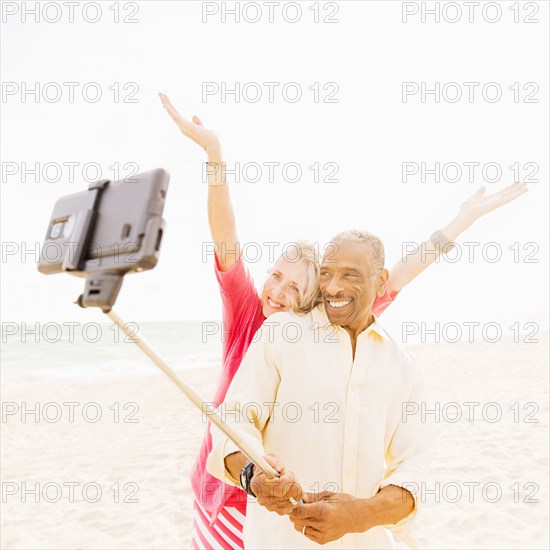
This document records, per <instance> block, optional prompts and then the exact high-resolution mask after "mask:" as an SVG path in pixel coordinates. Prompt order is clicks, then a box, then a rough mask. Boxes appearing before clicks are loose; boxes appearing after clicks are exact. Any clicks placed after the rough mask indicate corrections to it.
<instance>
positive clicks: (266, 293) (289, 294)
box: [262, 256, 307, 317]
mask: <svg viewBox="0 0 550 550" xmlns="http://www.w3.org/2000/svg"><path fill="white" fill-rule="evenodd" d="M306 271H307V262H305V261H303V260H299V261H297V262H296V261H295V262H289V261H288V260H287V259H286V258H284V256H281V257H280V258H279V259H278V260H277V261H276V262H275V264H274V265H273V267H272V268H271V273H270V274H269V275H268V277H267V280H266V281H265V283H264V287H263V289H262V312H263V314H264V317H269V316H270V315H272V314H273V313H277V312H278V311H288V310H289V309H290V306H291V305H293V304H296V305H297V304H299V303H300V295H299V289H300V285H303V284H304V283H303V280H304V275H305V274H306Z"/></svg>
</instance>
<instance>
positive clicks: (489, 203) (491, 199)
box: [460, 182, 527, 222]
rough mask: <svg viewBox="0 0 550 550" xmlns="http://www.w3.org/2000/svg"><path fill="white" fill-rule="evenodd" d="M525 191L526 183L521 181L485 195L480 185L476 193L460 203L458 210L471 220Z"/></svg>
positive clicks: (510, 200)
mask: <svg viewBox="0 0 550 550" xmlns="http://www.w3.org/2000/svg"><path fill="white" fill-rule="evenodd" d="M526 191H527V184H526V183H522V182H516V183H513V184H512V185H509V186H508V187H505V188H504V189H501V190H500V191H498V192H497V193H493V194H492V195H485V187H480V188H479V189H478V190H477V192H476V193H474V194H473V195H472V196H471V197H470V198H469V199H468V200H467V201H465V202H463V203H462V205H461V207H460V211H461V213H462V214H464V215H466V216H467V217H468V218H469V219H471V221H472V222H473V221H475V220H477V219H479V218H481V216H484V215H485V214H488V213H489V212H492V211H493V210H496V209H497V208H500V207H501V206H504V205H505V204H508V203H509V202H512V201H513V200H516V199H517V198H518V197H519V196H520V195H523V193H525V192H526Z"/></svg>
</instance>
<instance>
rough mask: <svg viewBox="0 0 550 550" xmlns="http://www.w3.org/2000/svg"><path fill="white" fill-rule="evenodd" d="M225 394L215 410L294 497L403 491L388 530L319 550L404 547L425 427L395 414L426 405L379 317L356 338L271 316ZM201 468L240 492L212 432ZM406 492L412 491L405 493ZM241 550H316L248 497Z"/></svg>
mask: <svg viewBox="0 0 550 550" xmlns="http://www.w3.org/2000/svg"><path fill="white" fill-rule="evenodd" d="M260 330H261V336H260V337H259V338H257V337H256V338H255V341H254V342H253V343H252V344H251V346H250V348H249V350H248V352H247V354H246V355H245V357H244V359H243V362H242V364H241V366H240V368H239V370H238V371H237V374H236V375H235V378H234V379H233V382H232V383H231V386H230V387H229V390H228V393H227V395H226V399H225V402H224V404H222V405H221V407H220V412H221V414H222V415H223V417H224V421H225V422H231V423H232V424H233V425H234V426H235V427H238V429H239V431H240V432H241V433H242V435H243V438H246V439H247V440H248V441H249V442H250V443H251V444H252V445H253V446H254V447H255V448H256V449H257V451H258V453H260V454H262V455H265V454H267V453H275V454H277V455H278V456H280V457H281V460H282V462H283V464H284V465H285V467H286V468H287V469H289V470H291V471H293V472H294V474H295V475H296V479H297V480H298V482H299V483H300V485H301V487H302V489H303V490H304V491H308V492H319V491H324V490H329V491H335V492H342V493H349V494H351V495H354V496H355V497H358V498H369V497H372V496H374V495H375V494H376V493H377V492H378V491H379V489H381V488H382V487H385V486H386V485H390V484H391V485H398V486H401V487H403V486H404V487H406V488H408V490H410V491H411V493H413V495H414V497H415V503H416V505H415V509H414V510H413V512H411V514H409V516H407V517H406V518H404V519H403V520H401V521H400V522H399V523H397V524H396V525H391V526H387V529H386V528H385V527H382V526H378V527H374V528H372V529H369V530H368V531H366V532H364V533H348V534H346V535H344V536H343V537H342V538H340V539H338V540H336V541H333V542H329V543H327V544H326V545H324V546H323V548H330V549H332V548H354V549H355V548H357V549H359V548H361V549H367V548H394V547H395V546H394V540H393V537H392V535H391V533H390V531H388V529H391V531H393V532H394V533H395V534H397V535H398V536H400V537H401V538H402V539H403V540H404V541H406V542H408V543H409V544H411V543H412V544H414V539H412V537H410V527H411V523H412V520H413V519H414V516H415V515H416V513H417V509H418V500H417V494H416V492H417V490H416V489H419V488H421V487H422V485H421V484H422V483H425V482H426V481H427V474H428V463H429V460H428V450H429V444H430V441H431V439H432V429H431V426H429V425H427V424H426V423H422V422H421V421H420V420H421V419H420V415H414V416H412V417H411V416H405V417H403V415H402V409H403V404H404V403H407V402H417V403H418V402H423V401H425V400H426V399H425V395H424V384H423V380H422V375H421V371H420V369H419V368H418V366H417V365H416V363H415V361H414V359H413V358H412V356H411V355H410V354H409V353H408V352H407V351H406V350H404V349H403V348H402V347H401V346H400V345H399V344H398V343H397V342H396V341H395V340H394V339H393V338H392V337H391V336H390V335H389V334H388V333H387V332H386V331H385V330H384V329H383V328H382V327H381V325H380V323H379V321H378V319H376V317H375V320H374V322H373V323H372V324H371V325H370V326H369V327H368V328H367V329H366V330H364V331H363V332H362V333H361V334H360V335H359V336H358V338H357V345H356V350H355V359H353V358H352V349H351V340H350V337H349V334H348V333H347V331H346V330H345V329H344V328H342V327H339V326H336V325H331V324H330V321H329V320H328V317H327V316H326V313H325V311H324V308H323V306H319V307H318V308H316V309H314V310H313V311H312V312H311V313H309V314H307V315H297V314H294V313H287V312H281V313H275V314H274V315H271V316H270V317H269V319H267V320H266V321H265V322H264V324H263V325H262V327H261V329H260ZM212 437H213V448H212V451H211V453H210V455H209V457H208V461H207V469H208V471H209V472H210V473H211V474H212V475H214V476H215V477H217V478H219V479H221V480H222V481H224V482H225V483H229V484H233V485H239V483H238V480H236V479H234V478H233V477H232V476H231V475H230V474H229V472H227V470H226V469H225V467H224V458H225V457H226V456H227V455H229V454H231V453H233V452H235V451H237V450H239V449H238V447H237V446H236V445H235V444H234V443H233V442H232V441H231V440H229V439H228V438H227V437H226V436H225V435H224V434H223V433H222V432H221V431H220V430H219V429H218V428H216V427H214V426H213V427H212ZM409 484H410V485H409ZM244 545H245V548H251V549H263V548H266V549H267V548H319V545H318V544H317V543H315V542H313V541H311V540H310V539H308V538H307V537H305V536H304V535H302V534H301V533H300V532H298V531H296V530H295V529H294V525H293V524H292V523H291V521H290V520H289V518H288V516H286V515H285V516H279V515H278V514H276V513H275V512H270V511H268V510H267V509H266V508H265V507H263V506H260V505H259V504H258V503H257V502H256V499H254V498H253V497H249V500H248V506H247V514H246V522H245V526H244Z"/></svg>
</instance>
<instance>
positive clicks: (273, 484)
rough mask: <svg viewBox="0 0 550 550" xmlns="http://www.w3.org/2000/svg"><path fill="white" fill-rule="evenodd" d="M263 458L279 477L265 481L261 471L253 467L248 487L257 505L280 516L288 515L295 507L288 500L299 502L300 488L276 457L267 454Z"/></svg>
mask: <svg viewBox="0 0 550 550" xmlns="http://www.w3.org/2000/svg"><path fill="white" fill-rule="evenodd" d="M264 458H265V459H266V460H267V462H269V464H271V466H273V467H274V468H275V469H276V470H277V471H278V472H279V473H280V477H274V478H272V479H267V478H266V477H265V474H264V473H263V472H262V470H260V469H259V468H258V467H257V466H254V476H253V477H252V480H251V482H250V487H251V489H252V491H253V492H254V494H255V495H256V497H257V499H258V504H261V505H262V506H265V507H266V508H267V509H268V510H269V511H271V512H277V514H279V515H281V516H282V515H284V514H289V513H290V512H291V510H292V509H293V508H294V507H295V504H293V503H292V502H291V500H290V499H291V498H292V499H294V500H295V501H296V502H299V501H300V500H301V499H302V488H301V487H300V484H299V483H298V482H297V481H296V478H295V477H294V474H293V473H292V472H290V471H289V470H286V469H285V467H284V466H283V464H282V462H281V460H280V458H279V457H278V456H277V455H274V454H269V455H266V456H265V457H264Z"/></svg>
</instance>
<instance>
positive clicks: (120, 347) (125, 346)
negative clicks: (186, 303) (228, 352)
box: [0, 321, 223, 382]
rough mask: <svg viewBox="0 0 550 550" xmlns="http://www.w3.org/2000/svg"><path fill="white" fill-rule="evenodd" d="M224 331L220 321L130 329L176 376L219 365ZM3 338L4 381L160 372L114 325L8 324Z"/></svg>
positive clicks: (144, 325)
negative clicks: (186, 371) (178, 373)
mask: <svg viewBox="0 0 550 550" xmlns="http://www.w3.org/2000/svg"><path fill="white" fill-rule="evenodd" d="M222 327H223V326H222V324H221V323H220V322H219V321H202V322H201V321H174V322H143V323H141V322H140V323H133V324H130V326H129V328H130V330H131V331H132V333H133V334H135V335H136V336H138V337H140V338H143V339H145V340H146V342H147V343H148V344H149V345H150V346H151V347H152V348H153V350H154V351H155V352H156V353H157V354H158V355H159V356H160V357H161V358H162V359H164V361H166V363H167V364H168V365H169V366H170V367H171V368H172V369H173V370H174V371H176V372H181V371H185V370H188V369H200V368H208V367H215V366H219V365H220V363H221V354H222V338H223V336H222V335H223V333H222ZM134 338H135V337H134ZM1 339H2V345H1V348H0V350H1V352H0V361H1V365H2V368H1V377H2V380H3V381H4V382H5V381H13V382H16V381H19V380H25V381H41V380H44V379H52V378H57V379H65V380H71V379H98V378H106V377H114V378H117V377H126V376H128V375H131V374H147V373H150V372H153V371H155V370H156V369H158V367H156V365H155V364H154V363H153V362H152V361H151V360H150V359H149V358H148V357H147V356H146V355H145V354H144V353H143V352H142V351H141V350H140V349H139V348H138V346H137V345H136V344H135V343H134V342H132V341H131V339H130V338H129V337H128V336H126V335H125V334H123V333H121V332H120V331H119V330H118V328H117V327H116V326H115V325H114V324H113V323H86V324H77V323H68V322H67V323H46V324H42V323H26V324H25V323H18V324H15V323H3V325H2V334H1Z"/></svg>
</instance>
